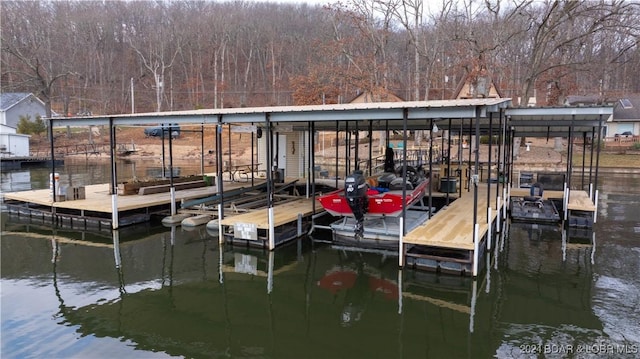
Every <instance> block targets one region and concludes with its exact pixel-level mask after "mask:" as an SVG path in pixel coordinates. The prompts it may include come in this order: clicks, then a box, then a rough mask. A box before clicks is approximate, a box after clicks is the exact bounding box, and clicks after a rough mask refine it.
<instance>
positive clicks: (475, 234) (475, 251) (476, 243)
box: [473, 223, 480, 277]
mask: <svg viewBox="0 0 640 359" xmlns="http://www.w3.org/2000/svg"><path fill="white" fill-rule="evenodd" d="M479 231H480V224H479V223H476V224H475V225H474V226H473V276H474V277H477V276H478V257H479V255H478V251H479V250H478V247H479V242H480V239H479V238H478V233H479Z"/></svg>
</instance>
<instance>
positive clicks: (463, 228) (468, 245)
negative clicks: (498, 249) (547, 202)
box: [403, 185, 502, 250]
mask: <svg viewBox="0 0 640 359" xmlns="http://www.w3.org/2000/svg"><path fill="white" fill-rule="evenodd" d="M487 191H488V188H487V186H486V185H479V186H478V205H477V211H478V224H479V233H478V238H482V237H483V236H484V235H485V234H486V232H487V230H488V227H489V226H488V224H487V207H488V206H487ZM492 192H493V193H492V196H491V197H490V199H491V202H492V203H491V208H493V210H492V213H491V221H493V220H495V218H496V216H497V214H498V211H497V209H496V206H495V188H494V187H492ZM501 202H502V201H501ZM499 207H500V208H502V203H500V204H499ZM474 210H475V209H474V200H473V192H472V191H470V192H464V193H463V194H462V197H461V198H459V199H456V200H455V201H454V202H452V203H451V204H450V205H449V206H447V207H444V208H442V209H441V210H440V211H438V212H437V213H436V214H435V215H434V216H433V217H431V219H429V220H428V221H427V222H425V223H424V224H422V225H420V226H418V227H417V228H415V229H414V230H413V231H411V232H409V233H407V235H406V236H405V237H404V239H403V242H404V243H405V244H415V245H421V246H429V247H440V248H448V249H463V250H473V249H474V243H473V232H474V226H473V211H474Z"/></svg>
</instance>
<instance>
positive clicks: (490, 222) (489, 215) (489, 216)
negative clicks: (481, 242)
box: [487, 207, 493, 250]
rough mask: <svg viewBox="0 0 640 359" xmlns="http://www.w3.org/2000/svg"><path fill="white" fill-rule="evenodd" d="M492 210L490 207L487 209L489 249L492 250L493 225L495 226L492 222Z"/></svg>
mask: <svg viewBox="0 0 640 359" xmlns="http://www.w3.org/2000/svg"><path fill="white" fill-rule="evenodd" d="M491 210H492V208H491V207H489V208H487V249H488V250H491V239H492V237H493V235H492V233H491V232H492V228H491V225H492V224H493V221H492V220H491V214H492V213H491Z"/></svg>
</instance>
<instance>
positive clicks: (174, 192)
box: [171, 186, 177, 216]
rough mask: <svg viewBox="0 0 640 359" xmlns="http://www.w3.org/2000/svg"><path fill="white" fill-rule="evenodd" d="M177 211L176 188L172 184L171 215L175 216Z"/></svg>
mask: <svg viewBox="0 0 640 359" xmlns="http://www.w3.org/2000/svg"><path fill="white" fill-rule="evenodd" d="M176 213H177V211H176V188H175V187H174V186H171V215H172V216H175V215H176Z"/></svg>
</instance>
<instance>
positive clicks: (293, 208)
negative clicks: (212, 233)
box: [220, 198, 322, 229]
mask: <svg viewBox="0 0 640 359" xmlns="http://www.w3.org/2000/svg"><path fill="white" fill-rule="evenodd" d="M316 210H318V211H319V210H322V206H321V205H320V202H316ZM312 212H313V202H312V200H311V199H310V198H309V199H306V198H305V199H299V200H296V201H292V202H287V203H286V204H284V205H280V206H279V205H278V203H277V202H276V203H274V211H273V221H274V223H273V225H274V227H278V226H280V225H283V224H286V223H290V222H295V221H296V220H297V219H298V215H302V217H307V216H309V215H311V214H312ZM236 223H252V224H255V225H256V228H258V229H269V209H268V208H263V209H259V210H255V211H251V212H247V213H242V214H237V215H234V216H231V217H226V218H224V219H223V220H222V221H220V224H221V225H223V226H234V225H235V224H236Z"/></svg>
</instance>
